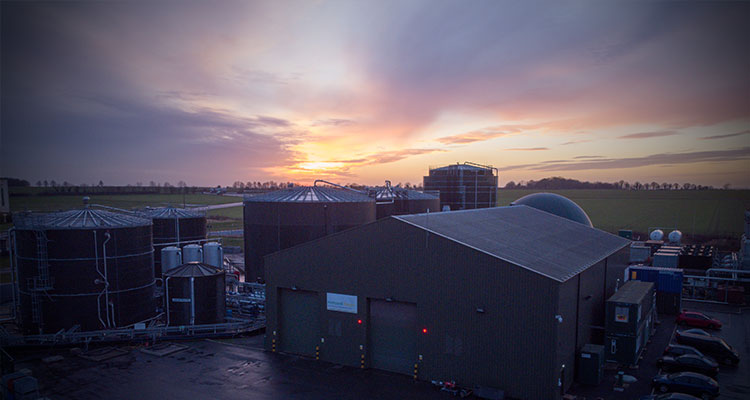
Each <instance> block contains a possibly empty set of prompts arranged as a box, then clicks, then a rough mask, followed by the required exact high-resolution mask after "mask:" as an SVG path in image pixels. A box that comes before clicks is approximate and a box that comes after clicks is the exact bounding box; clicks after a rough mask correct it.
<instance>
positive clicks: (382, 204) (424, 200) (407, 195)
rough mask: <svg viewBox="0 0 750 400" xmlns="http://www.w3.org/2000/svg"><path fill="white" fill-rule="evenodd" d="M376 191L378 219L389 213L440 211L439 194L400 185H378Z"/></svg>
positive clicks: (403, 213)
mask: <svg viewBox="0 0 750 400" xmlns="http://www.w3.org/2000/svg"><path fill="white" fill-rule="evenodd" d="M375 193H376V194H375V199H377V219H380V218H384V217H387V216H389V215H405V214H421V213H426V212H427V211H428V210H429V212H438V211H440V197H438V196H433V195H430V194H426V193H422V192H418V191H416V190H409V189H404V188H400V187H377V188H375ZM391 200H392V201H391Z"/></svg>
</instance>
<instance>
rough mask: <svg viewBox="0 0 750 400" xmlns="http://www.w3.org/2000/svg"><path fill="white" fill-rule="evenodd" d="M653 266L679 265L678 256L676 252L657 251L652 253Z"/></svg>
mask: <svg viewBox="0 0 750 400" xmlns="http://www.w3.org/2000/svg"><path fill="white" fill-rule="evenodd" d="M653 265H654V267H662V268H677V267H679V266H680V256H679V254H677V253H667V252H661V250H660V251H657V252H656V254H654V261H653Z"/></svg>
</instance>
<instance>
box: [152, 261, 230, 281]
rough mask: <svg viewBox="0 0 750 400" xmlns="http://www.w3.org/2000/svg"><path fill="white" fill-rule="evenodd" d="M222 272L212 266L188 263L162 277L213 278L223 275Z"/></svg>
mask: <svg viewBox="0 0 750 400" xmlns="http://www.w3.org/2000/svg"><path fill="white" fill-rule="evenodd" d="M223 273H224V271H223V270H222V269H220V268H216V267H214V266H213V265H208V264H203V263H201V262H197V261H194V262H189V263H187V264H182V265H178V266H176V267H174V268H172V269H170V270H168V271H167V272H165V273H164V275H166V276H169V277H178V276H179V277H184V278H191V277H193V278H197V277H200V276H213V275H219V274H223Z"/></svg>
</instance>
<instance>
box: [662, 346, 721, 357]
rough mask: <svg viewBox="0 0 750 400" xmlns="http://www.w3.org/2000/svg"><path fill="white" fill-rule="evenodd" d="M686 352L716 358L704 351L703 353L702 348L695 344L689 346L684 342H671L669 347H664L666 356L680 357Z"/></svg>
mask: <svg viewBox="0 0 750 400" xmlns="http://www.w3.org/2000/svg"><path fill="white" fill-rule="evenodd" d="M685 354H695V355H696V356H701V357H706V358H707V359H709V360H711V361H716V360H714V358H713V357H710V356H707V355H705V354H703V353H701V351H700V350H698V349H696V348H695V347H693V346H688V345H684V344H674V343H670V344H668V345H667V347H666V348H665V349H664V355H665V356H673V357H679V356H682V355H685Z"/></svg>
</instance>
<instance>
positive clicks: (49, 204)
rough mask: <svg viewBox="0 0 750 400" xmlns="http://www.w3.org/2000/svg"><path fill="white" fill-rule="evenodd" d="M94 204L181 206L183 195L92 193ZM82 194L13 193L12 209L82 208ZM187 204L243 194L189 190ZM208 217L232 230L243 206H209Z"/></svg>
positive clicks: (215, 227)
mask: <svg viewBox="0 0 750 400" xmlns="http://www.w3.org/2000/svg"><path fill="white" fill-rule="evenodd" d="M89 197H90V198H91V203H92V204H101V205H104V206H109V207H117V208H123V209H126V210H130V209H134V208H144V207H147V206H150V207H164V206H167V205H172V206H173V207H182V204H183V197H182V195H181V194H122V195H100V196H99V195H91V196H89ZM82 199H83V195H58V196H13V197H11V198H10V208H11V211H12V212H16V211H23V210H31V211H57V210H69V209H74V208H81V207H82V205H83V203H82ZM184 200H185V204H187V206H188V207H191V206H193V207H196V206H206V205H214V204H226V203H238V202H241V201H242V197H235V196H216V195H210V194H187V195H185V199H184ZM207 216H208V218H209V220H208V225H209V231H215V230H229V229H241V228H242V207H231V208H222V209H218V210H210V211H209V212H208V214H207ZM10 227H11V224H4V225H0V229H8V228H10Z"/></svg>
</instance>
